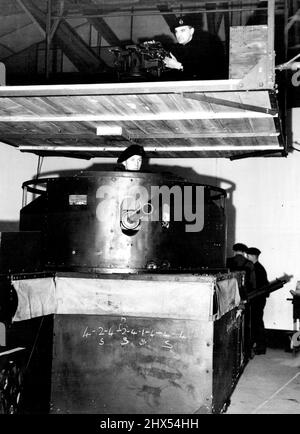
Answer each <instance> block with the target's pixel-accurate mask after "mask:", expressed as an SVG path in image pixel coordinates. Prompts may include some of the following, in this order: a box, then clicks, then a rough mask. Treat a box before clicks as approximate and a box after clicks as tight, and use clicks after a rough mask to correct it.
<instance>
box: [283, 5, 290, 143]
mask: <svg viewBox="0 0 300 434" xmlns="http://www.w3.org/2000/svg"><path fill="white" fill-rule="evenodd" d="M288 20H289V0H284V59H283V61H284V62H287V61H288V46H289V29H288ZM288 78H289V74H288V71H287V70H286V71H284V72H283V76H282V77H281V82H283V83H284V85H283V84H282V86H281V91H282V92H283V97H282V99H283V107H282V114H283V119H282V129H283V138H284V146H285V151H286V152H287V151H288V141H289V139H288V133H287V128H288V124H289V123H290V120H288V87H289V83H288ZM289 126H291V125H289Z"/></svg>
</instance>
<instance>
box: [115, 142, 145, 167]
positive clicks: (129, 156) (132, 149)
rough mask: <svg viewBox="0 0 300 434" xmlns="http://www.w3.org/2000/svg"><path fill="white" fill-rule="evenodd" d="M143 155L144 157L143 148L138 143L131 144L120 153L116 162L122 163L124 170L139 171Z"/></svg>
mask: <svg viewBox="0 0 300 434" xmlns="http://www.w3.org/2000/svg"><path fill="white" fill-rule="evenodd" d="M143 157H145V151H144V148H143V147H142V146H139V145H131V146H129V147H128V148H126V149H125V150H124V151H123V152H122V153H121V155H120V156H119V158H118V161H117V162H118V163H120V164H122V165H123V166H124V168H125V170H129V171H139V170H140V168H141V166H142V162H143Z"/></svg>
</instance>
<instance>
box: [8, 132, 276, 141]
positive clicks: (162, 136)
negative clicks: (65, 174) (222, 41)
mask: <svg viewBox="0 0 300 434" xmlns="http://www.w3.org/2000/svg"><path fill="white" fill-rule="evenodd" d="M279 134H280V133H276V132H275V133H272V132H269V131H266V132H260V133H255V132H252V133H249V132H239V133H234V132H225V131H224V132H212V133H201V132H199V133H191V132H190V133H189V138H199V139H201V138H204V139H207V138H222V137H224V138H226V137H241V138H242V137H278V136H279ZM103 136H104V137H108V136H109V137H112V136H110V135H109V134H106V135H103ZM122 136H123V138H124V139H126V137H125V136H124V134H122V135H120V137H122ZM0 138H1V139H3V140H5V139H7V140H8V139H21V138H26V139H27V140H30V139H49V133H24V132H21V133H10V134H9V133H6V134H3V133H0ZM70 138H71V139H72V138H73V139H74V140H78V141H79V140H82V139H90V140H92V141H95V134H85V133H77V134H76V138H74V133H71V132H70V133H58V134H51V140H54V139H62V140H64V139H70ZM128 138H129V139H132V140H135V139H144V138H149V139H166V138H167V139H181V138H183V139H184V138H186V133H172V132H165V133H164V132H161V133H151V134H148V133H134V134H130V135H128Z"/></svg>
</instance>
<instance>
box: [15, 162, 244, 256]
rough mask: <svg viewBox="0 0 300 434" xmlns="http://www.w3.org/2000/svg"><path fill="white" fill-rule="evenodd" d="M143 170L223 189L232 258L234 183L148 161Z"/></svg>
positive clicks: (97, 167) (112, 166)
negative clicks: (225, 195)
mask: <svg viewBox="0 0 300 434" xmlns="http://www.w3.org/2000/svg"><path fill="white" fill-rule="evenodd" d="M118 170H123V166H121V165H118V164H116V163H94V164H92V165H91V166H89V167H87V168H86V169H85V170H78V169H77V170H66V171H51V172H45V173H43V174H42V176H40V178H51V177H54V176H59V177H68V176H74V175H78V174H80V173H85V172H101V171H118ZM142 170H143V171H144V172H154V173H161V172H164V173H172V174H174V175H177V176H180V177H182V178H184V179H185V180H186V181H190V182H193V183H197V184H207V185H211V186H214V187H219V188H223V189H224V190H225V191H226V192H227V199H226V215H227V256H231V254H232V251H231V249H232V245H233V244H234V243H235V222H236V210H235V207H234V206H233V192H234V191H235V184H234V183H232V181H230V180H228V179H223V178H216V177H212V176H207V175H201V174H199V173H197V172H195V170H194V169H192V168H190V167H182V166H163V165H159V164H153V165H149V164H148V162H147V161H145V162H144V163H143V168H142ZM224 184H225V187H224ZM17 224H18V223H17Z"/></svg>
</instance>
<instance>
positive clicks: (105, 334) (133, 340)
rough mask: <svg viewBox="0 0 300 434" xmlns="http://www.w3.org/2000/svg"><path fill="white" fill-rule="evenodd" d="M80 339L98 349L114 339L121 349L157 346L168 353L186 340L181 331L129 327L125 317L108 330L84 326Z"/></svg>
mask: <svg viewBox="0 0 300 434" xmlns="http://www.w3.org/2000/svg"><path fill="white" fill-rule="evenodd" d="M82 338H83V339H93V340H96V343H97V345H98V347H103V346H104V345H105V344H109V342H110V341H111V340H112V339H114V340H117V342H119V343H120V345H121V347H126V346H128V345H130V344H131V345H135V346H137V347H147V346H150V345H151V346H152V345H153V344H158V345H159V346H160V347H161V348H164V349H165V350H169V351H170V350H173V348H174V345H175V344H176V343H177V342H178V341H183V340H185V339H187V338H186V336H185V334H184V332H183V331H182V330H179V331H178V332H175V333H174V332H173V333H171V332H168V331H167V330H164V331H161V330H156V329H154V328H134V327H131V326H130V324H129V323H128V322H127V318H125V317H121V319H120V322H119V324H118V325H117V326H111V327H109V328H107V327H104V326H97V327H95V328H93V327H90V326H86V327H85V328H84V330H83V333H82Z"/></svg>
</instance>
